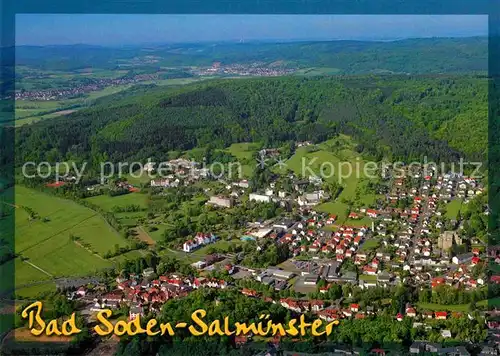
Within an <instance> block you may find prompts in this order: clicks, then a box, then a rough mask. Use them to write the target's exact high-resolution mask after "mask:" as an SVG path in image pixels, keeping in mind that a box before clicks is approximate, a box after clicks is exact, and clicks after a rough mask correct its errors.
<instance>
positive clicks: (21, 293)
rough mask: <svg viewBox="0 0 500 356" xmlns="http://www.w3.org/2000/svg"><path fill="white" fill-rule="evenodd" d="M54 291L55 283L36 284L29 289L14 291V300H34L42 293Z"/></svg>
mask: <svg viewBox="0 0 500 356" xmlns="http://www.w3.org/2000/svg"><path fill="white" fill-rule="evenodd" d="M55 291H56V284H55V282H52V281H50V282H47V283H41V284H36V285H33V286H30V287H24V288H19V289H16V292H15V293H16V298H20V299H30V298H36V297H38V296H39V295H41V294H44V293H51V292H55Z"/></svg>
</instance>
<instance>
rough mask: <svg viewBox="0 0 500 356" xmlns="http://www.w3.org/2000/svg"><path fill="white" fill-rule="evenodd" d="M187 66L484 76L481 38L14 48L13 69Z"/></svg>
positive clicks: (484, 46)
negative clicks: (254, 65)
mask: <svg viewBox="0 0 500 356" xmlns="http://www.w3.org/2000/svg"><path fill="white" fill-rule="evenodd" d="M146 56H149V57H150V58H151V57H154V61H153V62H150V61H144V63H142V64H141V65H145V66H148V65H149V66H191V65H194V66H196V65H210V64H211V63H212V62H213V61H220V62H222V63H226V64H227V63H249V62H255V61H261V62H265V63H267V64H271V63H275V62H278V63H279V65H284V66H288V67H301V68H307V67H327V68H334V69H336V71H337V72H338V73H339V74H346V73H347V74H362V73H412V74H421V73H464V72H486V71H487V68H488V67H487V60H488V40H487V38H486V37H470V38H425V39H405V40H399V41H391V42H380V41H379V42H377V41H307V42H286V43H255V42H253V43H220V44H217V43H212V44H205V43H203V44H175V45H156V46H144V47H140V46H128V47H113V48H112V47H100V46H88V45H66V46H43V47H38V46H19V47H16V64H17V65H25V66H32V67H36V68H40V69H47V70H77V69H82V68H87V67H94V68H108V69H113V68H116V67H117V66H118V65H119V64H127V63H131V62H133V63H134V64H135V65H137V64H138V63H140V61H141V59H145V58H146Z"/></svg>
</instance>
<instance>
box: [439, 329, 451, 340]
mask: <svg viewBox="0 0 500 356" xmlns="http://www.w3.org/2000/svg"><path fill="white" fill-rule="evenodd" d="M441 336H442V337H443V338H445V339H446V338H450V337H451V331H450V330H441Z"/></svg>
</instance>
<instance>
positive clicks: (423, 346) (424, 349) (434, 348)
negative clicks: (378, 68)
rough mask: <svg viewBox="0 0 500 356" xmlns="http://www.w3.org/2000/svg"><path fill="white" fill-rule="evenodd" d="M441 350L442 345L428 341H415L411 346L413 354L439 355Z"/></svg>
mask: <svg viewBox="0 0 500 356" xmlns="http://www.w3.org/2000/svg"><path fill="white" fill-rule="evenodd" d="M440 349H441V345H440V344H437V343H432V342H427V341H415V342H413V344H411V346H410V353H411V354H419V353H437V352H438V351H439V350H440Z"/></svg>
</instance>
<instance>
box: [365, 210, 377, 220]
mask: <svg viewBox="0 0 500 356" xmlns="http://www.w3.org/2000/svg"><path fill="white" fill-rule="evenodd" d="M366 215H368V216H369V217H370V218H373V219H376V218H377V217H378V212H377V211H376V210H373V209H368V210H367V211H366Z"/></svg>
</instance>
